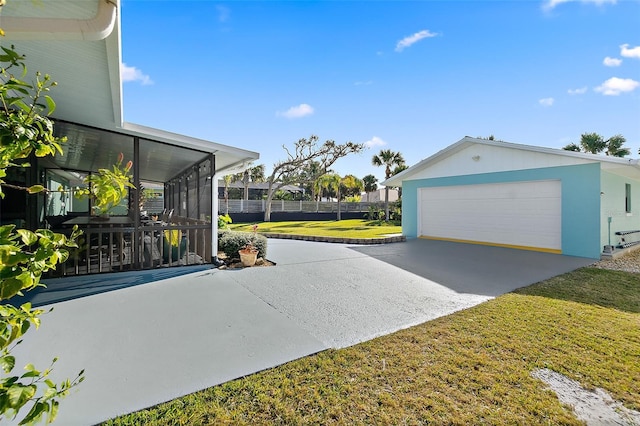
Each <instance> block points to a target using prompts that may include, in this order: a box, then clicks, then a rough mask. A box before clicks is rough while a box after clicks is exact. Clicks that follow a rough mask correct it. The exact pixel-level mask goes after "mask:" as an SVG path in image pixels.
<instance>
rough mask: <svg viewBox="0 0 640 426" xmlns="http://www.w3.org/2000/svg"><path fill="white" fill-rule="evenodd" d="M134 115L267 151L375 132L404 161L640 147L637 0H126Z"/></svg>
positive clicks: (280, 154)
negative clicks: (480, 151) (616, 141)
mask: <svg viewBox="0 0 640 426" xmlns="http://www.w3.org/2000/svg"><path fill="white" fill-rule="evenodd" d="M121 19H122V51H123V54H122V55H123V57H122V60H123V63H124V71H123V81H124V116H125V120H126V121H129V122H133V123H137V124H143V125H147V126H152V127H157V128H160V129H163V130H167V131H172V132H178V133H182V134H186V135H189V136H194V137H199V138H204V139H207V140H212V141H215V142H219V143H222V144H227V145H232V146H237V147H241V148H245V149H249V150H252V151H257V152H259V153H260V156H261V158H260V160H259V161H258V162H257V164H265V166H266V169H267V172H270V170H271V168H272V165H273V163H274V162H276V161H278V160H281V159H283V158H285V152H284V150H283V149H282V145H283V144H285V145H287V146H292V144H293V143H294V142H295V141H296V140H298V139H299V138H303V137H309V136H310V135H312V134H315V135H318V136H319V137H320V139H321V140H322V141H324V140H327V139H333V140H335V141H336V142H339V143H343V142H346V141H352V142H357V143H366V144H367V146H368V147H369V148H368V149H367V150H365V151H364V153H362V154H357V155H352V156H350V157H347V158H344V159H341V160H339V161H338V162H337V163H336V165H335V167H334V169H335V171H336V172H338V173H340V174H341V175H345V174H354V175H356V176H357V177H359V178H362V177H364V176H365V175H367V174H374V175H375V176H376V177H377V178H378V179H379V180H383V178H384V170H383V169H382V168H378V167H374V166H372V165H371V157H372V156H373V155H374V154H377V153H378V152H379V151H380V150H381V149H390V150H393V151H399V152H401V153H402V154H403V156H404V158H405V160H406V162H407V164H408V165H413V164H416V163H417V162H419V161H420V160H422V159H424V158H426V157H429V156H430V155H432V154H434V153H436V152H437V151H439V150H440V149H443V148H445V147H446V146H448V145H450V144H452V143H454V142H456V141H458V140H460V139H461V138H462V137H464V136H474V137H475V136H481V137H488V136H489V135H495V137H496V138H497V139H501V140H505V141H509V142H515V143H523V144H529V145H537V146H544V147H551V148H561V147H563V146H564V145H566V144H568V143H570V142H578V141H579V139H580V135H581V134H582V133H585V132H597V133H599V134H601V135H603V136H605V138H606V137H610V136H613V135H615V134H622V135H623V136H625V137H626V138H627V145H626V146H627V147H628V148H630V149H631V150H632V157H633V158H638V157H639V155H638V149H640V2H639V1H637V0H627V1H617V2H616V1H613V0H599V1H566V0H552V1H548V0H545V1H542V0H539V1H538V0H536V1H534V0H531V1H527V0H524V1H515V0H514V1H413V2H403V1H359V2H355V1H354V2H351V1H284V2H276V1H261V2H250V1H235V2H214V1H205V0H201V1H157V0H153V1H152V0H146V1H145V0H122V14H121Z"/></svg>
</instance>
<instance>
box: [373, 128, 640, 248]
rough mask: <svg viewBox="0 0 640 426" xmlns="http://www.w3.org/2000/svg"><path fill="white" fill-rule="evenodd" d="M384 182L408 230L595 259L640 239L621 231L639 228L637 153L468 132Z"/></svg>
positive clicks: (434, 236) (410, 233) (639, 166)
mask: <svg viewBox="0 0 640 426" xmlns="http://www.w3.org/2000/svg"><path fill="white" fill-rule="evenodd" d="M382 184H384V185H392V186H402V230H403V233H404V234H405V235H406V236H407V237H424V238H431V239H439V240H450V241H462V242H470V243H479V244H487V245H495V246H505V247H513V248H520V249H528V250H536V251H544V252H551V253H561V254H564V255H570V256H579V257H587V258H594V259H597V258H600V256H601V254H602V252H603V250H605V249H608V247H605V246H609V245H610V244H611V245H613V246H620V247H622V245H625V244H626V243H627V242H629V241H640V238H638V237H639V236H640V235H639V234H640V232H636V233H630V234H627V235H626V236H625V235H617V234H616V232H626V231H637V230H640V164H639V162H638V160H633V159H628V158H618V157H607V156H603V155H594V154H584V153H578V152H571V151H565V150H560V149H551V148H542V147H537V146H527V145H520V144H513V143H507V142H498V141H491V140H484V139H475V138H470V137H465V138H463V139H462V140H460V141H458V142H456V143H454V144H453V145H450V146H448V147H447V148H445V149H443V150H442V151H440V152H437V153H436V154H434V155H432V156H431V157H429V158H427V159H425V160H422V161H421V162H419V163H418V164H416V165H414V166H412V167H410V168H409V169H407V170H404V171H403V172H401V173H399V174H397V175H395V176H393V177H391V178H389V179H387V180H386V181H385V182H382ZM623 239H624V241H623Z"/></svg>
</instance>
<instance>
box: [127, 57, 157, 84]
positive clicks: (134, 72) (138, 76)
mask: <svg viewBox="0 0 640 426" xmlns="http://www.w3.org/2000/svg"><path fill="white" fill-rule="evenodd" d="M121 78H122V82H123V83H127V82H129V81H139V82H140V83H142V84H143V85H145V86H146V85H149V84H153V81H152V80H151V77H149V76H148V75H146V74H144V73H143V72H142V71H140V70H139V69H138V68H136V67H130V66H127V64H125V63H124V62H123V63H122V75H121Z"/></svg>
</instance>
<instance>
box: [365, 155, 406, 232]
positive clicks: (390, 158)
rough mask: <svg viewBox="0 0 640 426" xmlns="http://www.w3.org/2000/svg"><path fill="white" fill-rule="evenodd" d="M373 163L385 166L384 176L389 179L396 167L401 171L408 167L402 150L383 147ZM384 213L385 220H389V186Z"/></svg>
mask: <svg viewBox="0 0 640 426" xmlns="http://www.w3.org/2000/svg"><path fill="white" fill-rule="evenodd" d="M371 163H372V164H373V165H374V166H378V167H380V166H384V168H385V169H384V177H385V179H389V178H390V177H391V176H393V175H394V174H395V172H394V169H397V170H399V171H402V170H404V168H406V164H405V162H404V158H403V157H402V154H401V153H400V152H394V151H391V150H390V149H383V150H381V151H380V153H379V154H377V155H374V156H373V158H372V159H371ZM384 215H385V221H387V222H388V221H389V187H388V186H385V187H384Z"/></svg>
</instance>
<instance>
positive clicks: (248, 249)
mask: <svg viewBox="0 0 640 426" xmlns="http://www.w3.org/2000/svg"><path fill="white" fill-rule="evenodd" d="M257 231H258V225H253V236H252V237H251V241H249V242H248V243H247V244H246V245H245V246H244V247H243V248H241V249H240V250H238V254H239V255H240V262H241V263H242V266H253V265H255V264H256V261H257V260H258V249H257V248H256V247H255V246H254V245H253V242H254V241H255V239H256V233H257Z"/></svg>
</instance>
